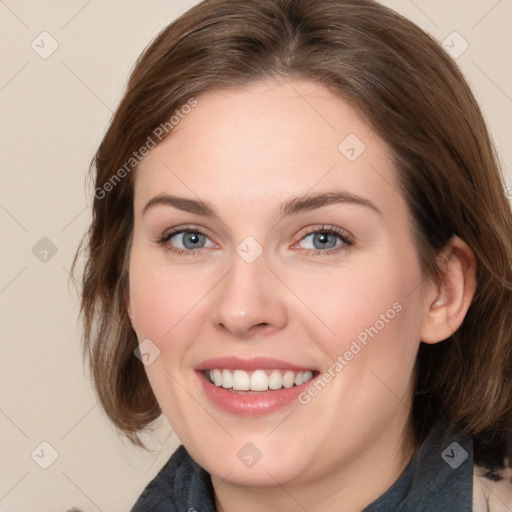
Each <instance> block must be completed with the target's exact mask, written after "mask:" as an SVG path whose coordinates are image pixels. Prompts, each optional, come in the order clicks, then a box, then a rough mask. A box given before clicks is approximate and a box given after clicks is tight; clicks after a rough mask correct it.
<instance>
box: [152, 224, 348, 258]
mask: <svg viewBox="0 0 512 512" xmlns="http://www.w3.org/2000/svg"><path fill="white" fill-rule="evenodd" d="M182 233H199V234H201V235H203V236H205V237H207V238H208V239H209V240H210V241H211V242H212V243H213V244H215V245H217V244H216V242H215V241H214V240H213V237H212V236H210V234H209V230H207V229H205V228H202V227H199V226H196V225H190V224H188V225H187V224H185V225H181V226H175V227H173V228H169V229H168V230H166V231H165V232H164V233H163V234H162V235H159V236H157V238H156V240H155V241H156V243H157V244H158V245H161V246H163V247H164V248H165V249H166V250H167V251H169V252H171V253H175V254H178V255H182V254H186V255H188V256H193V255H195V254H196V253H197V252H198V251H201V250H202V249H211V247H199V248H197V249H181V248H175V247H169V246H168V245H167V243H168V242H169V240H170V239H171V238H172V237H173V236H175V235H178V234H182ZM316 233H330V234H333V235H335V236H337V237H338V238H340V240H341V241H342V244H340V246H337V247H333V248H330V249H302V250H303V251H304V252H305V253H306V254H318V255H320V254H323V255H328V254H331V253H336V252H340V251H342V250H344V249H345V250H346V249H348V248H349V247H351V246H353V245H354V243H355V241H354V237H353V236H352V235H351V234H350V233H349V232H348V231H346V230H345V229H342V228H339V227H337V226H331V225H325V224H323V225H316V226H308V227H305V228H303V229H302V230H300V231H299V233H298V235H297V236H298V237H299V240H298V241H297V242H295V243H294V244H293V246H292V247H291V249H294V248H297V245H298V244H300V242H302V241H303V240H304V239H305V238H306V237H308V236H310V235H313V234H316ZM297 249H300V248H297Z"/></svg>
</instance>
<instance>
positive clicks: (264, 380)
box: [249, 370, 268, 391]
mask: <svg viewBox="0 0 512 512" xmlns="http://www.w3.org/2000/svg"><path fill="white" fill-rule="evenodd" d="M249 387H250V388H251V391H267V389H268V377H267V374H266V373H265V372H264V371H263V370H256V371H255V372H254V373H253V374H252V375H251V382H250V386H249Z"/></svg>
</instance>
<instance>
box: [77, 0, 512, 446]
mask: <svg viewBox="0 0 512 512" xmlns="http://www.w3.org/2000/svg"><path fill="white" fill-rule="evenodd" d="M279 76H280V77H292V78H293V77H297V78H306V79H310V80H315V81H317V82H319V83H321V84H323V85H324V86H326V87H328V88H329V89H330V90H332V91H333V92H334V93H335V94H337V95H338V96H340V97H343V98H344V99H345V100H346V101H349V102H350V103H351V104H352V105H353V106H354V107H355V108H356V109H357V110H358V111H359V112H360V113H361V115H363V116H364V117H365V119H366V120H367V121H368V123H369V124H370V125H371V126H372V127H374V129H375V130H376V131H377V132H378V133H379V135H380V136H381V137H382V139H383V140H385V141H386V142H387V144H388V145H389V147H390V148H391V151H392V154H393V157H394V160H395V164H396V168H397V172H398V176H399V179H400V183H401V186H402V192H403V195H404V197H405V199H406V201H407V203H408V205H409V208H410V211H411V215H412V223H413V226H414V231H415V238H416V242H417V246H418V253H419V255H420V260H421V264H422V268H423V271H424V275H425V278H431V277H432V278H436V276H438V270H437V267H436V264H435V261H436V259H435V257H436V255H438V254H439V253H440V251H441V250H442V249H443V248H444V247H445V245H446V243H447V242H448V241H449V239H450V237H452V236H453V235H454V234H456V235H458V236H459V237H460V238H462V239H463V240H464V241H465V242H466V243H467V244H468V245H469V246H470V247H471V249H472V250H473V251H474V253H475V256H476V259H477V263H478V271H477V280H478V284H477V292H476V295H475V297H474V300H473V302H472V305H471V307H470V309H469V311H468V313H467V315H466V318H465V320H464V322H463V324H462V326H461V327H460V328H459V330H458V331H457V332H456V333H455V334H454V335H453V336H452V337H451V338H450V339H449V340H446V341H445V342H442V343H438V344H434V345H427V344H424V343H422V344H421V346H420V351H419V354H418V359H417V365H416V388H415V389H416V393H415V396H414V400H413V408H412V411H411V422H412V425H413V427H414V430H415V432H416V434H417V438H418V439H419V440H421V439H423V438H424V436H425V435H426V433H427V432H428V430H429V428H430V426H431V425H432V424H433V422H434V421H436V420H437V419H438V418H441V417H443V418H446V419H447V420H448V421H450V422H452V423H454V424H460V425H461V426H462V427H463V429H464V431H465V432H466V433H468V434H474V435H476V434H478V433H480V432H483V431H485V430H486V429H489V428H503V429H509V428H511V427H512V332H511V326H510V319H511V318H512V215H511V210H510V205H509V203H508V201H507V199H506V197H505V193H504V183H503V179H502V177H501V175H500V171H499V168H498V164H497V159H496V157H495V154H494V152H493V146H492V143H491V141H490V137H489V134H488V131H487V128H486V126H485V123H484V120H483V116H482V114H481V112H480V109H479V107H478V105H477V103H476V101H475V98H474V97H473V95H472V93H471V91H470V89H469V87H468V85H467V83H466V81H465V80H464V78H463V76H462V74H461V72H460V71H459V69H458V68H457V66H456V65H455V64H454V62H453V61H452V60H451V58H450V57H449V56H448V55H447V54H445V52H444V50H443V49H442V48H441V47H440V45H439V44H438V43H437V42H436V41H435V40H433V39H432V38H431V37H430V36H429V35H427V34H426V33H424V32H423V31H422V30H421V29H419V28H418V27H416V26H415V25H414V24H413V23H411V22H410V21H408V20H406V19H405V18H403V17H402V16H400V15H398V14H397V13H395V12H394V11H392V10H390V9H388V8H386V7H383V6H382V5H380V4H378V3H376V2H374V1H371V0H315V1H308V0H253V1H251V2H246V1H244V0H206V1H204V2H202V3H200V4H199V5H197V6H195V7H193V8H192V9H190V10H189V11H188V12H186V13H185V14H184V15H183V16H181V17H180V18H179V19H177V20H176V21H174V22H173V23H171V25H169V26H168V27H167V28H165V29H164V30H163V31H162V32H161V33H160V34H159V35H158V36H157V37H156V38H155V40H154V41H153V42H152V44H151V45H150V46H148V47H147V48H146V50H145V51H144V52H143V54H142V55H141V56H140V58H139V59H138V61H137V63H136V65H135V67H134V70H133V72H132V74H131V76H130V79H129V82H128V87H127V90H126V93H125V95H124V97H123V99H122V101H121V103H120V105H119V107H118V109H117V111H116V113H115V115H114V117H113V119H112V121H111V123H110V126H109V128H108V131H107V133H106V134H105V137H104V139H103V141H102V143H101V145H100V147H99V149H98V151H97V153H96V156H95V159H94V161H93V166H92V168H91V170H92V171H95V187H96V192H95V199H94V206H93V221H92V224H91V226H90V228H89V231H88V233H87V234H86V236H85V237H84V239H83V240H82V243H81V246H80V248H79V250H78V251H77V255H76V256H75V260H74V263H73V267H74V269H75V267H76V264H77V261H78V256H79V254H80V253H81V250H83V249H85V258H86V261H85V268H84V271H83V281H82V282H83V289H82V295H81V315H82V319H83V324H84V344H83V348H84V355H85V356H87V358H88V361H89V369H90V371H91V376H92V379H93V382H94V385H95V388H96V390H97V392H98V395H99V398H100V402H101V404H102V407H103V408H104V410H105V412H106V414H107V415H108V416H109V418H110V419H111V420H112V421H113V422H114V424H115V425H116V426H117V427H118V428H119V429H120V430H121V431H122V432H124V433H125V434H126V435H127V436H128V437H129V438H130V439H131V441H132V442H134V443H135V444H138V445H142V443H141V439H140V436H139V433H140V432H141V431H143V430H144V429H145V428H147V427H149V426H150V424H151V422H152V421H153V420H155V419H156V418H157V417H158V416H159V415H160V414H161V410H160V407H159V405H158V403H157V401H156V399H155V396H154V394H153V392H152V390H151V388H150V385H149V382H148V380H147V377H146V374H145V372H144V367H143V365H142V364H141V362H140V361H139V360H138V359H137V358H136V357H135V356H134V349H135V348H136V347H137V339H136V336H135V333H134V331H133V330H132V328H131V325H130V322H129V319H128V316H127V312H126V310H125V297H126V293H127V287H128V279H127V275H128V264H129V253H130V247H131V236H132V230H133V182H134V172H135V171H132V172H130V171H131V170H132V167H133V168H135V167H136V163H137V162H136V161H135V160H134V158H133V155H134V154H135V153H134V152H137V150H138V149H139V148H141V147H142V146H144V144H145V143H146V142H147V140H148V136H150V135H151V134H152V133H154V130H155V129H157V127H158V126H160V125H162V123H166V122H168V120H169V118H170V117H171V116H172V115H173V113H175V112H176V110H177V109H179V108H180V106H182V105H184V104H185V103H186V102H187V100H190V99H191V98H194V97H195V98H197V97H198V96H199V95H200V94H201V93H202V92H205V91H211V90H216V89H221V88H228V87H240V86H243V85H244V84H248V83H249V82H253V81H257V80H261V79H264V78H267V77H279ZM171 136H172V133H171ZM127 162H130V166H129V167H127V166H126V163H127ZM121 169H124V170H125V171H124V172H121ZM121 175H122V176H121ZM116 176H117V178H119V179H117V180H116V181H115V182H114V181H113V178H115V177H116ZM121 178H122V179H121ZM109 183H110V186H108V184H109Z"/></svg>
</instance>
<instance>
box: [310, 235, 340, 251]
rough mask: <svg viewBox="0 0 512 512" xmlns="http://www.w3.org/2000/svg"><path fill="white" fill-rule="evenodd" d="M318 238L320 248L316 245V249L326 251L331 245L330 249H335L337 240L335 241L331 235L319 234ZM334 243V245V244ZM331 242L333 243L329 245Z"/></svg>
mask: <svg viewBox="0 0 512 512" xmlns="http://www.w3.org/2000/svg"><path fill="white" fill-rule="evenodd" d="M316 237H317V238H316V239H317V240H318V242H319V245H320V247H317V245H316V244H315V247H316V248H317V249H325V248H326V246H327V245H329V248H333V247H334V246H335V245H336V240H335V239H334V237H333V236H332V234H331V233H318V234H317V235H316ZM333 241H334V245H333V243H332V242H333ZM329 242H331V243H330V244H329Z"/></svg>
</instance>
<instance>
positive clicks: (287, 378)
mask: <svg viewBox="0 0 512 512" xmlns="http://www.w3.org/2000/svg"><path fill="white" fill-rule="evenodd" d="M294 381H295V372H292V371H287V372H286V373H285V374H284V377H283V386H284V387H285V388H291V387H292V386H293V382H294Z"/></svg>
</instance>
